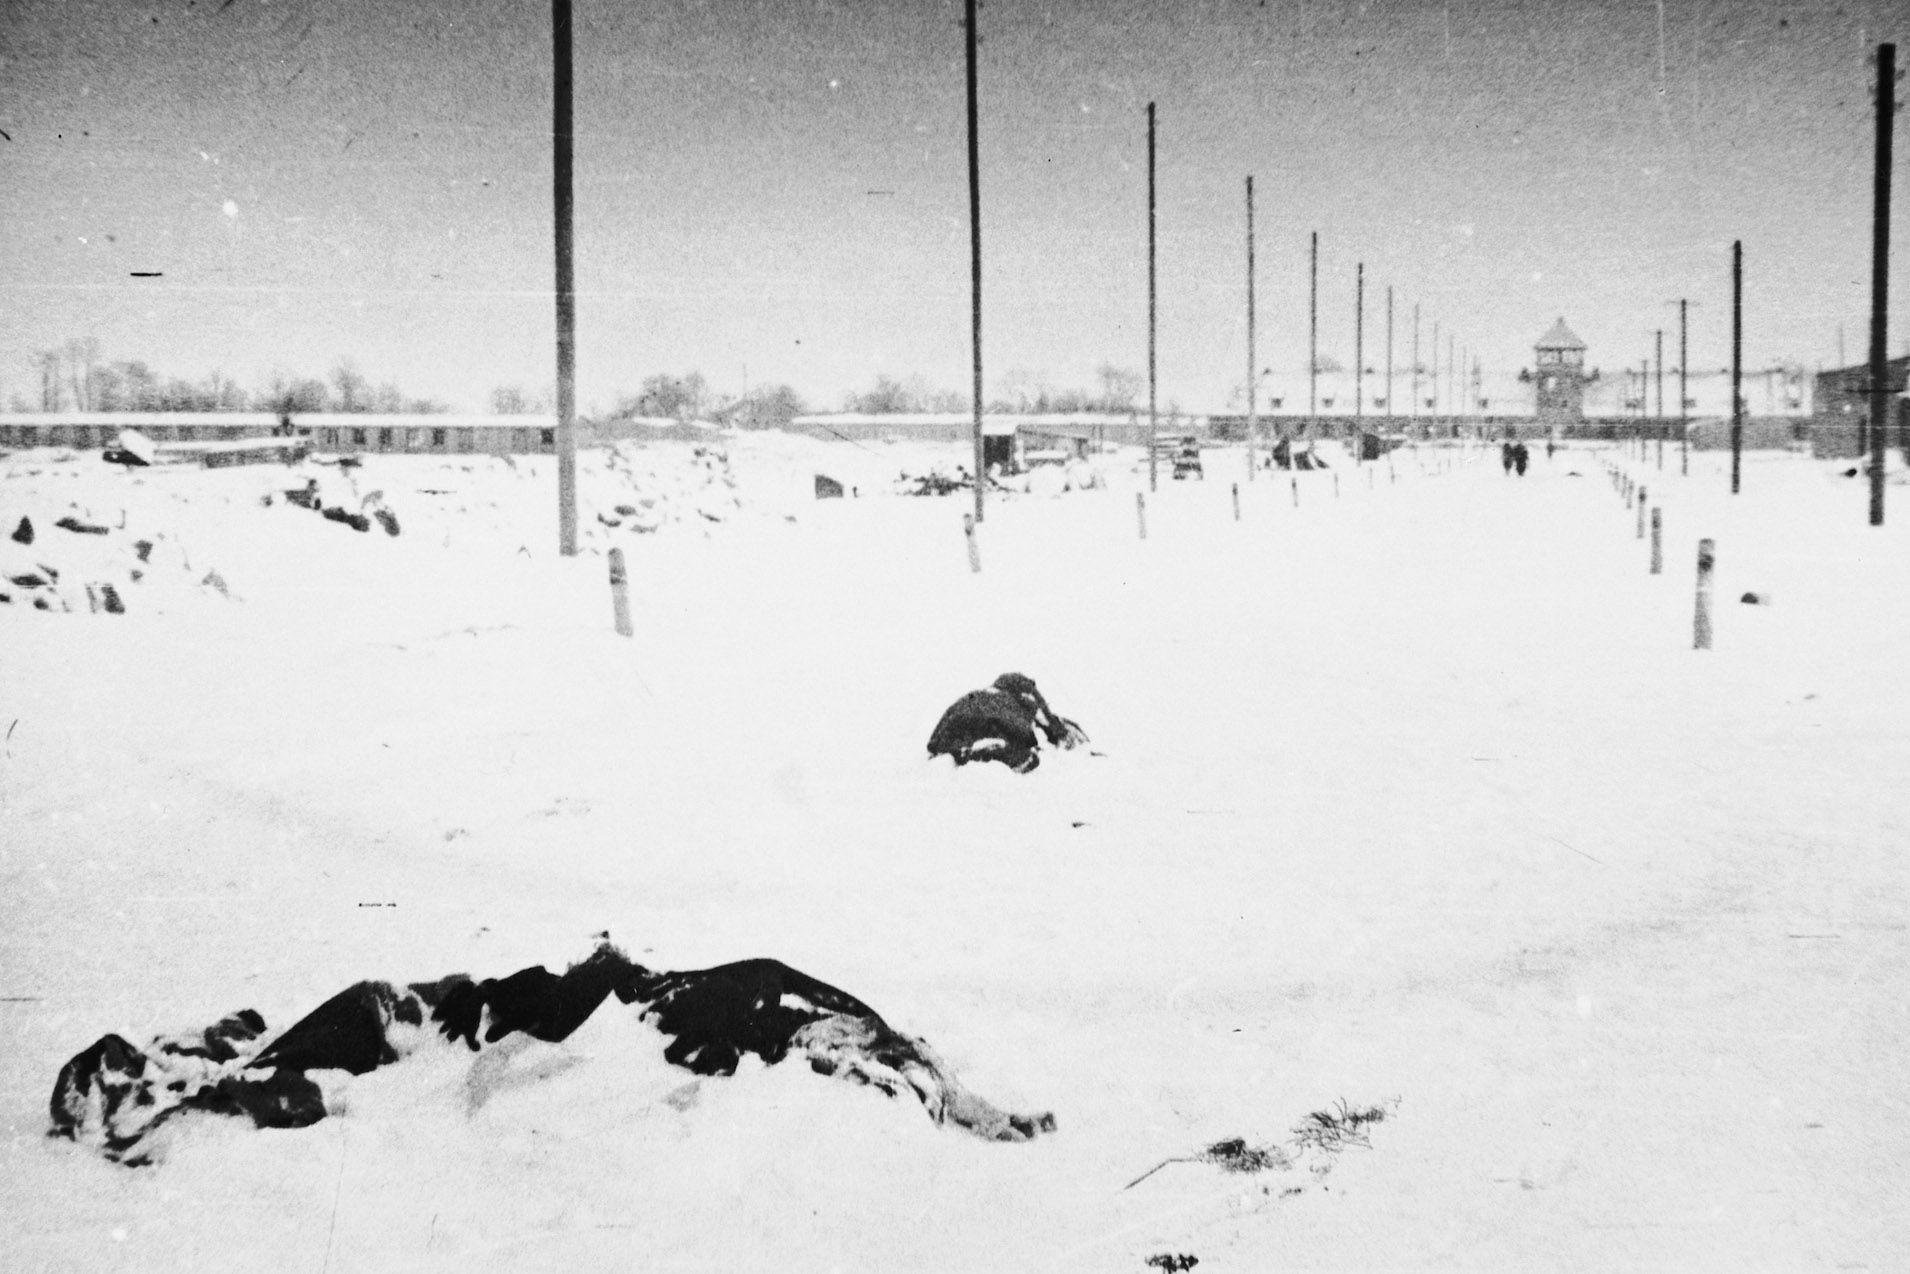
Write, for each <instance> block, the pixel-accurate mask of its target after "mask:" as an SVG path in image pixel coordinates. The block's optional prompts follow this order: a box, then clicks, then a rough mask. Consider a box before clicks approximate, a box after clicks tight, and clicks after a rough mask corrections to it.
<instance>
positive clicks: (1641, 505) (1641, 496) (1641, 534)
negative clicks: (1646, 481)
mask: <svg viewBox="0 0 1910 1274" xmlns="http://www.w3.org/2000/svg"><path fill="white" fill-rule="evenodd" d="M1636 538H1638V539H1641V540H1642V539H1644V538H1645V489H1644V488H1643V487H1639V488H1638V535H1637V537H1636Z"/></svg>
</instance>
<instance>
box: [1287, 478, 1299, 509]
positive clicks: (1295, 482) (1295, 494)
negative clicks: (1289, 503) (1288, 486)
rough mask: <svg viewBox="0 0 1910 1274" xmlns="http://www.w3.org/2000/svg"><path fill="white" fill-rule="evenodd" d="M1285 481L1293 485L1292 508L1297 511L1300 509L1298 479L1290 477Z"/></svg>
mask: <svg viewBox="0 0 1910 1274" xmlns="http://www.w3.org/2000/svg"><path fill="white" fill-rule="evenodd" d="M1287 481H1288V482H1291V483H1292V484H1293V507H1294V508H1296V509H1297V508H1299V507H1300V479H1299V478H1298V477H1290V478H1288V479H1287Z"/></svg>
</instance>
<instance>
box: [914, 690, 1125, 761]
mask: <svg viewBox="0 0 1910 1274" xmlns="http://www.w3.org/2000/svg"><path fill="white" fill-rule="evenodd" d="M1037 728H1038V729H1040V731H1041V733H1042V734H1045V735H1047V736H1048V742H1049V743H1051V744H1053V745H1054V746H1055V747H1057V748H1072V747H1077V746H1079V745H1080V744H1083V743H1086V742H1087V741H1088V736H1087V734H1086V732H1085V731H1083V730H1082V729H1081V727H1080V726H1078V725H1076V724H1075V723H1074V722H1072V721H1070V720H1068V719H1067V718H1066V717H1063V716H1059V715H1057V714H1056V713H1055V711H1054V710H1053V709H1052V708H1050V707H1049V706H1048V701H1047V700H1046V699H1044V698H1042V697H1041V691H1039V690H1037V689H1036V688H1035V683H1034V682H1033V681H1032V680H1030V679H1029V678H1027V677H1024V676H1022V675H1021V674H1020V673H1018V672H1005V673H1003V674H1002V675H1001V676H999V677H997V678H995V684H994V685H992V686H990V687H988V688H987V689H986V690H971V691H969V692H968V693H967V694H965V695H963V696H962V697H961V698H959V699H957V700H956V701H955V702H954V703H952V704H950V705H949V708H948V711H946V712H944V713H943V714H942V719H941V720H940V721H938V722H936V723H935V731H934V733H932V734H930V735H929V737H928V754H929V755H930V756H950V757H954V758H955V764H957V765H967V764H968V763H969V762H970V761H1000V762H1001V763H1002V764H1003V765H1005V766H1007V767H1008V768H1009V769H1011V770H1013V771H1015V772H1016V773H1017V774H1026V773H1027V772H1028V771H1030V770H1032V769H1034V768H1035V767H1036V766H1038V765H1040V764H1041V758H1040V756H1039V755H1038V754H1039V751H1040V748H1041V741H1040V739H1039V738H1037V737H1036V735H1035V730H1036V729H1037Z"/></svg>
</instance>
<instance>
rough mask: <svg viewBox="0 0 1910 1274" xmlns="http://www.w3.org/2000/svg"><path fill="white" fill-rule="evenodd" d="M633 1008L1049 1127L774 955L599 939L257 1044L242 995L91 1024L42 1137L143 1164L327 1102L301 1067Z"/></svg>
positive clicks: (322, 1112)
mask: <svg viewBox="0 0 1910 1274" xmlns="http://www.w3.org/2000/svg"><path fill="white" fill-rule="evenodd" d="M613 995H614V996H615V997H616V998H617V1000H618V1002H619V1003H622V1004H627V1005H632V1006H635V1008H636V1010H637V1012H639V1013H640V1014H641V1015H642V1016H643V1017H644V1018H645V1019H647V1020H648V1021H650V1022H651V1023H652V1024H653V1025H654V1026H655V1027H656V1028H657V1030H658V1031H659V1032H660V1033H661V1034H662V1035H663V1036H664V1037H665V1039H666V1040H667V1041H668V1042H667V1043H666V1045H665V1047H664V1050H663V1056H664V1059H665V1060H666V1061H668V1062H670V1063H672V1064H673V1065H676V1066H681V1067H683V1068H685V1069H686V1070H689V1071H692V1072H694V1073H696V1074H699V1075H730V1074H733V1073H735V1071H736V1067H737V1063H738V1062H739V1061H740V1060H741V1059H742V1057H743V1055H744V1054H755V1055H756V1056H757V1057H760V1058H761V1059H762V1060H763V1061H764V1062H765V1063H770V1064H773V1063H776V1062H779V1061H782V1060H783V1059H784V1058H785V1057H787V1056H788V1055H789V1054H791V1053H796V1054H798V1055H800V1056H801V1057H803V1058H804V1059H805V1060H807V1061H808V1063H809V1065H810V1067H811V1068H812V1069H813V1070H815V1071H816V1072H818V1073H819V1074H823V1075H836V1076H839V1077H841V1078H844V1079H851V1080H855V1081H857V1082H860V1083H865V1084H872V1085H874V1086H875V1087H877V1088H879V1089H881V1090H882V1091H883V1092H885V1093H887V1094H889V1095H890V1096H896V1095H899V1094H901V1093H904V1092H913V1093H914V1094H915V1096H916V1097H918V1098H919V1099H920V1100H921V1102H922V1104H923V1105H924V1106H925V1107H926V1108H927V1110H928V1113H929V1116H930V1118H932V1119H934V1120H935V1122H936V1123H938V1124H939V1123H944V1122H953V1123H955V1124H957V1125H959V1126H960V1127H963V1128H966V1129H968V1130H969V1131H970V1132H973V1133H975V1134H976V1135H978V1136H982V1137H987V1138H991V1139H993V1140H996V1141H1026V1140H1027V1139H1029V1138H1031V1137H1033V1136H1035V1135H1036V1134H1038V1133H1042V1132H1052V1131H1053V1130H1054V1116H1053V1115H1049V1114H1039V1115H1016V1114H1010V1113H1008V1112H1005V1111H1002V1110H998V1109H996V1108H995V1107H994V1106H993V1105H991V1104H990V1103H988V1102H986V1101H984V1100H983V1099H982V1098H980V1097H978V1096H976V1095H975V1094H974V1093H971V1092H969V1091H968V1090H967V1089H966V1088H964V1087H963V1086H962V1084H961V1083H960V1081H958V1080H957V1079H956V1078H955V1076H954V1074H953V1073H952V1072H951V1071H950V1070H949V1069H948V1067H947V1065H946V1064H945V1063H943V1062H942V1060H941V1059H940V1058H939V1057H937V1056H936V1055H935V1053H934V1051H933V1050H932V1049H930V1048H929V1046H928V1044H927V1043H926V1042H924V1041H922V1040H920V1039H916V1038H914V1037H912V1036H908V1035H903V1034H901V1033H900V1032H898V1031H896V1030H894V1029H893V1028H891V1027H890V1026H889V1024H888V1023H886V1022H884V1021H883V1020H882V1018H881V1017H880V1016H879V1015H877V1013H876V1012H875V1010H873V1009H871V1008H869V1007H868V1006H867V1005H866V1004H863V1003H862V1002H861V1001H860V1000H858V999H856V998H855V997H854V996H852V995H849V994H848V993H847V992H844V991H839V990H837V989H836V988H835V987H832V986H830V985H828V984H827V983H825V982H820V981H818V980H816V979H815V978H812V977H809V976H808V975H807V974H804V973H801V972H798V971H797V970H795V969H792V968H790V967H789V966H788V965H786V964H782V963H779V962H778V961H775V960H744V961H741V962H739V963H736V964H725V965H720V966H718V967H716V968H713V969H698V970H694V971H691V972H686V973H667V972H653V971H651V970H649V969H645V968H644V967H643V966H641V965H638V964H634V963H632V962H631V961H630V960H629V959H628V958H627V957H625V956H624V954H623V953H622V952H621V951H619V950H618V949H617V948H616V947H614V946H612V945H610V943H609V942H607V941H606V942H603V943H601V944H600V945H599V946H598V947H597V949H596V950H595V951H594V952H592V953H591V955H590V956H589V957H588V958H587V959H585V960H584V961H582V962H581V963H579V964H576V965H573V966H571V968H570V969H568V970H567V971H566V972H564V973H563V974H562V975H561V976H560V975H558V974H554V973H551V972H550V971H549V970H547V969H545V968H544V967H542V966H541V965H540V966H538V967H536V968H531V969H523V970H520V971H519V972H517V973H513V974H511V975H510V976H509V977H506V978H501V979H486V980H484V981H482V982H477V981H473V980H472V979H471V978H469V977H467V976H465V975H463V974H453V975H452V976H450V977H447V978H441V979H439V980H438V981H436V982H413V983H410V984H408V985H404V986H398V985H395V984H393V983H389V982H360V983H358V984H357V985H355V986H352V987H348V988H346V989H345V990H343V991H341V992H339V993H338V994H337V995H335V996H333V997H332V998H331V999H329V1000H327V1001H325V1003H323V1004H321V1005H319V1006H318V1007H317V1008H316V1009H314V1010H313V1011H312V1012H311V1013H309V1014H307V1015H306V1016H305V1017H304V1018H302V1019H300V1020H299V1021H298V1022H296V1023H294V1024H293V1025H292V1026H291V1027H290V1028H289V1029H288V1030H286V1031H285V1032H284V1033H283V1034H282V1035H279V1036H278V1037H277V1038H276V1039H273V1040H271V1041H270V1042H269V1043H264V1044H263V1047H261V1043H262V1041H264V1040H265V1038H266V1035H267V1031H266V1025H265V1021H264V1019H263V1018H261V1017H260V1016H259V1015H258V1014H257V1013H255V1012H253V1011H252V1010H250V1009H247V1010H245V1011H243V1012H240V1013H236V1014H233V1015H232V1016H230V1017H227V1018H225V1019H223V1020H222V1021H220V1022H218V1023H217V1024H216V1025H214V1026H211V1027H208V1028H206V1029H205V1030H204V1031H201V1032H196V1033H194V1034H191V1035H186V1036H177V1037H164V1038H161V1039H157V1040H154V1041H153V1042H152V1044H150V1045H149V1046H148V1047H147V1048H146V1049H144V1050H141V1049H137V1048H134V1047H133V1046H132V1045H131V1044H129V1043H128V1042H127V1041H126V1040H125V1039H123V1038H122V1037H120V1036H118V1035H106V1036H102V1037H101V1038H100V1039H99V1040H98V1041H96V1042H95V1043H94V1044H93V1045H92V1046H90V1047H89V1048H87V1049H85V1050H83V1051H82V1052H80V1053H79V1054H77V1055H76V1056H74V1057H73V1058H72V1060H70V1061H69V1062H67V1064H66V1065H65V1067H63V1068H62V1069H61V1071H60V1075H59V1079H58V1081H57V1082H56V1083H55V1084H54V1086H53V1098H52V1103H51V1105H52V1116H53V1128H52V1135H53V1136H60V1137H67V1138H70V1139H72V1140H75V1141H81V1142H84V1143H86V1144H89V1145H94V1146H97V1147H98V1148H99V1149H100V1150H101V1151H102V1152H103V1153H104V1154H105V1155H106V1156H107V1158H109V1159H113V1160H115V1161H117V1162H121V1163H127V1164H133V1165H138V1164H143V1163H147V1162H150V1159H149V1157H148V1149H147V1146H146V1144H145V1141H146V1137H147V1135H148V1134H149V1133H151V1132H152V1131H153V1130H154V1129H155V1128H157V1127H158V1126H159V1125H160V1124H161V1123H162V1122H164V1121H165V1120H167V1119H168V1118H170V1117H171V1116H173V1115H175V1114H177V1113H178V1112H180V1111H202V1112H208V1113H212V1114H221V1115H235V1116H241V1117H244V1118H249V1119H251V1120H252V1122H253V1123H254V1124H255V1125H257V1126H258V1127H261V1128H303V1127H305V1126H307V1125H309V1124H314V1123H317V1122H318V1121H319V1120H321V1119H323V1118H325V1116H326V1114H327V1113H329V1112H328V1111H327V1109H326V1098H325V1092H324V1089H323V1088H322V1087H321V1085H320V1083H319V1081H318V1080H317V1079H315V1078H314V1077H313V1074H314V1073H315V1072H318V1073H323V1072H328V1071H329V1072H338V1071H343V1072H347V1073H349V1074H352V1075H363V1074H365V1073H366V1072H368V1071H372V1070H376V1069H377V1068H379V1067H381V1066H387V1065H390V1064H391V1063H393V1062H397V1061H401V1060H403V1058H404V1057H405V1056H407V1055H408V1054H411V1053H413V1052H415V1051H417V1050H418V1049H419V1048H420V1047H424V1046H426V1045H428V1044H430V1043H432V1042H433V1041H434V1040H436V1041H442V1042H448V1043H456V1042H460V1041H461V1042H462V1043H463V1044H464V1045H465V1046H466V1047H468V1048H469V1049H470V1050H471V1051H473V1052H476V1051H479V1050H481V1049H483V1048H486V1047H487V1046H489V1045H492V1044H496V1043H498V1042H499V1041H500V1040H503V1039H504V1038H506V1037H507V1036H509V1035H512V1034H514V1033H522V1034H524V1035H527V1036H529V1037H531V1038H533V1039H538V1040H545V1041H548V1042H551V1043H557V1042H559V1041H562V1040H563V1039H565V1038H566V1037H568V1036H569V1035H570V1034H571V1033H572V1032H573V1031H575V1030H576V1029H577V1028H578V1027H580V1026H582V1025H583V1023H584V1022H585V1021H586V1020H587V1019H588V1018H589V1017H590V1016H591V1015H592V1014H593V1013H595V1012H596V1011H597V1009H598V1008H599V1006H601V1005H602V1004H603V1002H604V1001H605V1000H606V999H608V998H609V997H611V996H613Z"/></svg>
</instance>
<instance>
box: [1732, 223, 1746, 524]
mask: <svg viewBox="0 0 1910 1274" xmlns="http://www.w3.org/2000/svg"><path fill="white" fill-rule="evenodd" d="M1743 380H1744V240H1742V239H1733V240H1732V241H1731V494H1732V495H1736V494H1737V493H1738V484H1739V478H1740V476H1741V475H1742V473H1743V470H1744V396H1743V395H1742V394H1741V393H1740V392H1739V387H1740V386H1741V385H1742V383H1743Z"/></svg>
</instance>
